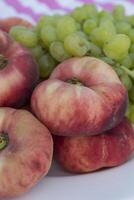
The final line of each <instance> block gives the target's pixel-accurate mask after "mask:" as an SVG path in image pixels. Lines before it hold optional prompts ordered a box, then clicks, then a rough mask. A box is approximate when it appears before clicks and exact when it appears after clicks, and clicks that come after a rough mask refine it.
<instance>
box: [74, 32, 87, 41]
mask: <svg viewBox="0 0 134 200" xmlns="http://www.w3.org/2000/svg"><path fill="white" fill-rule="evenodd" d="M75 34H77V35H79V36H80V37H83V38H85V39H86V40H88V36H87V35H86V34H85V33H84V32H83V31H77V32H75Z"/></svg>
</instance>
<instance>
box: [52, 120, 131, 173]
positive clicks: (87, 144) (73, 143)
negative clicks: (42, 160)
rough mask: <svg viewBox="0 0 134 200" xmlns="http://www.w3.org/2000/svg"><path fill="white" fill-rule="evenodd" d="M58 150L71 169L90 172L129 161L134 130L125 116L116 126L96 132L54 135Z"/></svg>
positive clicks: (57, 154)
mask: <svg viewBox="0 0 134 200" xmlns="http://www.w3.org/2000/svg"><path fill="white" fill-rule="evenodd" d="M54 143H55V154H56V157H57V160H58V161H59V162H60V164H61V166H62V167H63V168H64V169H65V170H67V171H70V172H74V173H86V172H92V171H96V170H98V169H101V168H106V167H114V166H118V165H121V164H123V163H124V162H126V161H127V160H128V159H129V157H130V155H131V154H132V152H133V150H134V130H133V128H132V126H131V124H130V122H129V121H128V120H127V119H126V118H124V119H123V121H122V122H121V123H120V124H119V125H118V126H116V127H115V128H113V129H111V130H109V131H107V132H104V133H102V134H101V135H96V136H87V137H84V136H77V137H63V136H54Z"/></svg>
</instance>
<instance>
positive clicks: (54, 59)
mask: <svg viewBox="0 0 134 200" xmlns="http://www.w3.org/2000/svg"><path fill="white" fill-rule="evenodd" d="M10 34H11V36H12V37H13V38H14V39H15V40H16V41H18V42H19V43H21V44H22V45H24V46H25V47H27V48H29V49H30V51H31V53H32V54H33V56H34V57H35V59H36V60H37V62H38V65H39V69H40V77H41V78H44V79H45V78H47V77H49V75H50V74H51V72H52V71H53V69H54V68H55V67H56V65H57V64H58V63H60V62H62V61H64V60H65V59H68V58H70V57H76V56H77V57H82V56H86V55H88V56H94V57H97V58H99V59H102V60H103V61H105V62H107V63H108V64H110V65H111V66H112V67H113V69H114V70H115V71H116V72H117V74H118V76H119V77H120V79H121V81H122V82H123V83H124V85H125V86H126V88H127V90H128V95H129V110H128V112H127V116H128V117H129V118H130V119H131V121H132V122H134V15H131V16H126V15H125V9H124V7H123V6H120V5H118V6H116V7H114V8H113V10H112V12H107V11H105V10H102V11H98V10H97V8H96V7H95V5H92V4H89V5H84V6H81V7H78V8H76V9H74V10H73V11H72V12H71V13H69V14H67V15H62V16H60V15H54V16H42V17H41V18H40V19H39V21H38V22H37V24H36V26H35V27H34V28H33V29H28V28H25V27H22V26H16V27H13V28H11V30H10Z"/></svg>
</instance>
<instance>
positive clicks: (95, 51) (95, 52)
mask: <svg viewBox="0 0 134 200" xmlns="http://www.w3.org/2000/svg"><path fill="white" fill-rule="evenodd" d="M101 54H102V52H101V48H99V47H98V46H97V45H95V44H93V43H90V49H89V52H88V55H89V56H95V57H99V56H100V55H101Z"/></svg>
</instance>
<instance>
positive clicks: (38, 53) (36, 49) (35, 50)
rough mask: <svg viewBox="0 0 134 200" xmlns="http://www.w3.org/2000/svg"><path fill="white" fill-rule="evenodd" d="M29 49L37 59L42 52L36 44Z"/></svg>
mask: <svg viewBox="0 0 134 200" xmlns="http://www.w3.org/2000/svg"><path fill="white" fill-rule="evenodd" d="M30 51H31V53H32V55H33V56H34V57H35V59H36V60H37V61H38V60H39V58H40V57H41V56H42V55H43V54H44V52H43V49H42V47H41V46H40V45H37V46H36V47H34V48H31V49H30Z"/></svg>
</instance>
